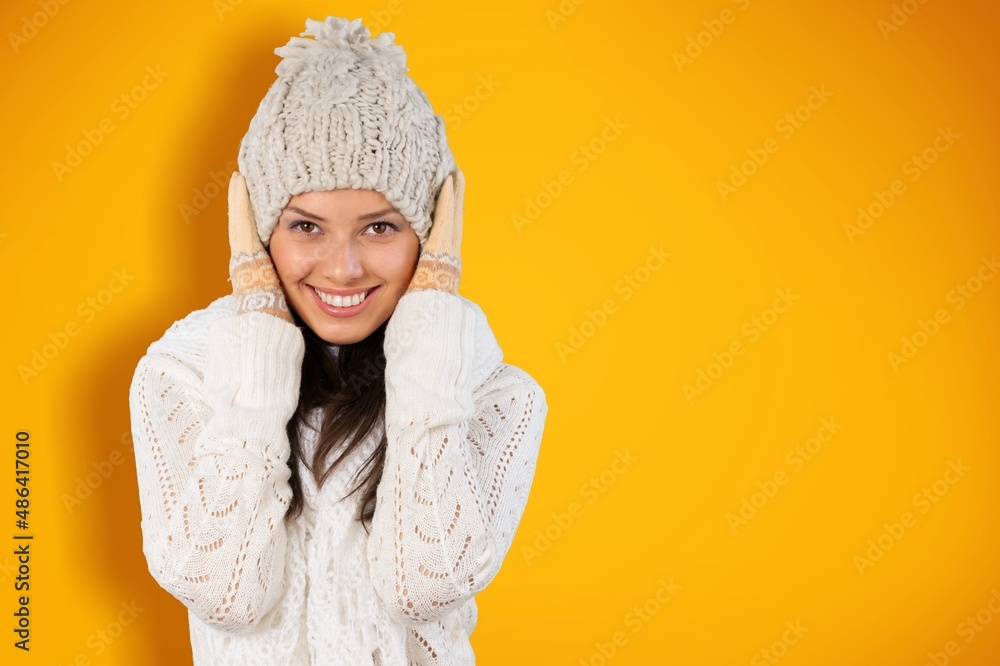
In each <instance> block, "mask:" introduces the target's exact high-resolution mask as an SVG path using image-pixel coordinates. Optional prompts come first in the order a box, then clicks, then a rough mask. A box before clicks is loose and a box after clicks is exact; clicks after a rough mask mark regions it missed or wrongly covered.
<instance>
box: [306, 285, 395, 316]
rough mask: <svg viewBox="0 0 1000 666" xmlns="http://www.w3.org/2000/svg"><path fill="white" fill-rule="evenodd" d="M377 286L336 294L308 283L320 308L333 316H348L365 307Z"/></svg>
mask: <svg viewBox="0 0 1000 666" xmlns="http://www.w3.org/2000/svg"><path fill="white" fill-rule="evenodd" d="M379 288H380V287H372V288H371V289H368V290H366V291H360V292H358V293H355V294H351V295H350V296H338V295H335V294H327V293H324V292H321V291H319V290H317V289H316V288H315V287H313V286H312V285H309V289H310V291H312V293H313V296H314V297H315V298H316V302H317V304H318V305H319V306H320V309H321V310H323V311H324V312H326V313H327V314H330V315H333V316H334V317H349V316H352V315H355V314H357V313H359V312H361V311H362V310H364V309H365V306H366V305H367V304H368V301H369V300H370V299H371V296H372V294H373V293H374V292H375V291H377V290H378V289H379Z"/></svg>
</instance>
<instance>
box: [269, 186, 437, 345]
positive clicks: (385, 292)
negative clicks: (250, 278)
mask: <svg viewBox="0 0 1000 666" xmlns="http://www.w3.org/2000/svg"><path fill="white" fill-rule="evenodd" d="M269 250H270V253H271V260H272V261H273V262H274V267H275V269H276V270H277V272H278V278H279V279H280V281H281V286H282V287H283V288H284V290H285V294H286V295H287V297H288V304H289V306H290V307H291V308H292V309H293V310H294V311H295V312H296V313H297V314H298V315H299V317H301V318H302V320H303V321H304V322H305V323H306V325H307V326H309V328H310V329H312V331H313V332H314V333H316V335H318V336H319V337H320V338H322V339H323V340H326V341H327V342H329V343H332V344H337V345H342V344H351V343H354V342H358V341H360V340H364V339H365V338H366V337H368V336H369V335H370V334H371V333H372V332H373V331H374V330H375V329H376V328H378V327H379V326H381V325H382V324H383V323H384V322H385V321H386V320H387V319H389V317H390V316H391V315H392V313H393V311H394V310H395V309H396V303H397V302H399V299H400V297H402V295H403V294H404V293H405V292H406V288H407V287H408V286H409V284H410V279H411V278H412V277H413V271H414V270H415V269H416V266H417V258H418V254H419V250H420V242H419V240H418V239H417V234H416V233H415V232H414V231H413V229H412V228H411V227H410V224H409V222H407V221H406V219H405V218H404V217H403V216H402V214H400V213H399V212H398V211H397V210H396V209H395V208H394V207H393V206H392V204H390V203H389V202H388V201H387V200H386V198H385V197H384V196H383V195H382V193H381V192H376V191H374V190H347V189H345V190H329V191H325V192H306V193H303V194H297V195H295V196H294V197H292V198H291V200H290V201H289V202H288V205H287V206H285V209H284V211H283V212H282V213H281V216H280V217H279V218H278V223H277V226H275V228H274V231H273V232H272V233H271V239H270V242H269ZM338 297H340V298H338Z"/></svg>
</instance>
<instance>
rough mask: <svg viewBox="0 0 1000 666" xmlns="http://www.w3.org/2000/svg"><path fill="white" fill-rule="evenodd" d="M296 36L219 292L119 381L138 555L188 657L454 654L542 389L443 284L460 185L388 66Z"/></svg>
mask: <svg viewBox="0 0 1000 666" xmlns="http://www.w3.org/2000/svg"><path fill="white" fill-rule="evenodd" d="M306 28H307V29H306V31H305V32H304V33H303V36H302V37H293V38H292V39H291V40H290V41H289V43H288V44H287V45H286V46H284V47H282V48H279V49H277V50H276V53H278V55H280V56H282V58H283V60H282V61H281V63H280V64H279V65H278V68H277V73H278V78H277V80H276V81H275V83H274V84H273V85H272V86H271V88H270V89H269V90H268V93H267V95H266V96H265V98H264V100H263V101H262V102H261V105H260V108H259V109H258V111H257V114H256V115H255V117H254V118H253V120H252V121H251V123H250V128H249V130H248V132H247V135H246V136H245V137H244V139H243V141H242V143H241V146H240V152H239V165H240V166H239V168H240V173H237V174H234V175H233V179H232V181H231V183H230V191H229V218H230V219H229V236H230V244H231V250H232V256H231V259H230V274H231V281H232V285H233V293H232V295H229V296H225V297H223V298H219V299H218V300H216V301H214V302H213V303H211V304H210V305H209V306H208V307H207V308H205V309H202V310H198V311H195V312H193V313H191V314H190V315H188V316H187V317H185V318H184V319H182V320H180V321H178V322H176V323H174V324H173V325H172V326H171V327H170V328H169V330H167V332H166V333H165V334H164V336H163V337H162V338H161V339H160V340H158V341H157V342H154V343H153V344H152V345H151V346H150V347H149V349H148V351H147V353H146V355H145V356H144V357H143V358H142V359H141V360H140V361H139V364H138V367H137V368H136V371H135V375H134V378H133V381H132V386H131V392H130V407H131V413H132V431H133V438H134V441H135V455H136V462H137V468H138V479H139V489H140V500H141V508H142V532H143V551H144V553H145V556H146V559H147V562H148V564H149V569H150V572H151V573H152V575H153V577H154V578H155V579H156V581H157V582H158V583H159V584H160V585H161V586H162V587H163V588H165V589H166V590H168V591H169V592H170V593H171V594H172V595H174V596H175V597H176V598H177V599H178V600H180V601H181V602H182V603H183V604H184V605H185V606H186V607H187V608H188V610H189V620H190V632H191V642H192V649H193V655H194V662H195V663H196V664H206V665H207V664H212V665H213V666H215V665H219V664H240V665H241V666H249V665H251V664H281V666H294V665H300V664H323V665H328V664H345V665H350V666H359V665H365V666H367V665H375V666H378V665H385V666H390V665H392V666H394V665H397V664H398V665H400V666H406V665H407V664H473V663H474V662H475V657H474V655H473V651H472V648H471V645H470V642H469V635H470V633H471V632H472V630H473V628H474V627H475V625H476V621H477V612H476V603H475V599H474V595H475V594H476V593H477V592H479V591H480V590H482V589H483V588H484V587H485V586H486V585H487V584H488V583H489V582H490V581H491V580H492V579H493V577H494V576H495V575H496V574H497V572H498V570H499V568H500V564H501V562H502V561H503V559H504V556H505V555H506V553H507V551H508V550H509V548H510V545H511V541H512V539H513V537H514V532H515V530H516V529H517V525H518V523H519V521H520V518H521V515H522V512H523V511H524V508H525V504H526V502H527V497H528V492H529V489H530V486H531V482H532V479H533V475H534V469H535V463H536V460H537V456H538V449H539V443H540V440H541V436H542V429H543V424H544V420H545V417H546V413H547V406H546V402H545V395H544V393H543V391H542V389H541V388H540V387H539V385H538V384H537V383H536V382H535V381H534V380H533V379H532V378H531V376H529V375H528V374H527V373H526V372H524V371H523V370H520V369H518V368H516V367H514V366H511V365H508V364H506V363H503V362H502V361H501V358H502V352H501V350H500V347H499V346H498V344H497V341H496V339H495V337H494V336H493V334H492V332H491V330H490V327H489V325H488V324H487V321H486V317H485V315H484V314H483V312H482V310H481V309H480V308H479V307H478V306H477V305H475V304H474V303H472V302H471V301H469V300H468V299H466V298H464V297H462V296H459V295H458V293H457V289H458V281H459V275H460V268H461V261H460V255H459V246H460V243H461V236H462V222H463V221H462V202H463V197H464V180H463V176H462V173H461V171H460V170H458V169H457V168H455V164H454V160H453V158H452V155H451V152H450V150H449V148H448V145H447V141H446V139H445V133H444V124H443V121H442V119H441V117H440V116H438V115H436V114H434V112H433V110H432V109H431V106H430V103H429V102H428V100H427V98H426V96H425V95H424V93H423V92H422V91H421V90H420V89H419V88H417V87H416V85H415V84H414V83H413V81H412V80H411V79H410V78H409V76H408V75H407V74H406V71H407V70H406V64H405V54H404V52H403V50H402V49H401V48H400V47H399V46H397V45H395V44H394V43H393V36H392V35H391V34H382V35H380V36H378V37H376V38H374V39H372V38H370V34H369V32H368V30H367V29H365V28H364V27H363V26H362V25H361V22H360V19H358V20H355V21H351V22H349V21H347V20H345V19H339V18H334V17H330V18H327V19H326V20H325V21H323V22H319V21H312V20H310V21H307V22H306ZM308 36H312V38H308Z"/></svg>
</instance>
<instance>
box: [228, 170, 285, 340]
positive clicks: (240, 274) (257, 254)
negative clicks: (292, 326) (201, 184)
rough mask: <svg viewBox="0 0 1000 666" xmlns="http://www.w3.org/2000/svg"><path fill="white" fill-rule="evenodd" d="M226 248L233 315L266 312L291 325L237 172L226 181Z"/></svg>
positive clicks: (248, 195) (278, 284)
mask: <svg viewBox="0 0 1000 666" xmlns="http://www.w3.org/2000/svg"><path fill="white" fill-rule="evenodd" d="M229 247H230V250H231V251H232V254H231V256H230V259H229V280H230V282H232V283H233V296H234V297H235V298H236V313H237V314H240V313H244V312H266V313H267V314H270V315H274V316H275V317H278V318H279V319H284V320H285V321H287V322H289V323H293V322H292V315H291V312H290V311H289V310H288V303H287V302H286V301H285V292H284V291H282V289H281V282H280V281H279V280H278V273H277V271H275V270H274V264H273V263H271V257H270V255H269V254H268V253H267V250H266V249H264V245H263V244H262V243H261V242H260V236H259V235H258V234H257V225H256V223H255V222H254V216H253V210H252V209H251V207H250V194H249V192H248V191H247V182H246V180H245V179H244V178H243V176H242V174H240V173H234V174H233V177H232V178H231V179H230V181H229Z"/></svg>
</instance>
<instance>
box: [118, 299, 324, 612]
mask: <svg viewBox="0 0 1000 666" xmlns="http://www.w3.org/2000/svg"><path fill="white" fill-rule="evenodd" d="M201 333H202V334H203V335H204V334H205V332H204V329H202V330H201ZM154 350H155V351H154ZM304 351H305V343H304V341H303V339H302V333H301V331H300V330H299V329H298V328H297V327H296V326H294V325H293V324H291V323H288V322H284V321H282V320H280V319H278V318H276V317H274V316H271V315H268V314H264V313H260V312H252V313H242V314H237V315H233V314H230V315H226V316H223V317H220V318H218V319H215V320H214V321H212V322H211V323H210V324H209V325H208V328H207V358H206V359H205V362H204V374H203V375H202V372H201V370H200V368H199V367H198V365H200V364H195V363H194V362H193V361H192V360H191V359H190V358H188V357H187V355H186V354H185V352H184V348H183V345H182V344H180V343H176V344H174V345H173V346H172V345H171V342H170V340H167V339H165V340H161V341H159V342H158V343H156V344H155V345H154V346H152V347H151V348H150V350H149V352H148V353H147V354H146V355H145V356H143V357H142V359H140V361H139V364H138V366H137V367H136V370H135V373H134V375H133V379H132V384H131V388H130V392H129V407H130V412H131V419H132V436H133V441H134V445H135V457H136V466H137V474H138V481H139V495H140V505H141V509H142V536H143V552H144V553H145V556H146V561H147V563H148V566H149V571H150V573H151V574H152V576H153V578H154V579H156V581H157V582H158V583H159V584H160V585H161V586H162V587H163V588H164V589H166V590H167V591H169V592H170V593H171V594H172V595H174V596H175V597H176V598H177V599H179V600H180V601H181V602H182V603H183V604H184V605H185V606H187V608H188V609H189V610H190V611H191V612H192V613H194V614H195V615H196V616H197V617H199V618H200V619H202V620H203V621H205V622H206V623H208V624H209V625H212V626H214V627H216V628H219V629H223V630H228V631H239V630H243V629H247V628H249V627H252V626H255V625H256V624H258V623H259V622H260V620H261V618H262V616H264V615H265V614H266V613H267V612H268V611H269V610H270V609H271V608H272V607H273V606H274V605H275V604H276V602H277V600H278V598H279V596H280V594H281V580H282V575H283V571H284V553H285V543H286V541H285V539H286V534H285V527H284V515H285V512H286V509H287V507H288V502H289V499H290V497H291V489H290V487H289V484H288V478H289V470H288V465H287V460H288V455H289V443H288V438H287V434H286V432H285V427H286V424H287V423H288V420H289V419H290V418H291V415H292V413H293V412H294V409H295V406H296V404H297V402H298V393H299V381H300V376H301V365H302V357H303V354H304Z"/></svg>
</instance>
